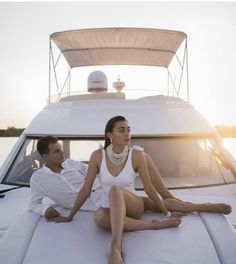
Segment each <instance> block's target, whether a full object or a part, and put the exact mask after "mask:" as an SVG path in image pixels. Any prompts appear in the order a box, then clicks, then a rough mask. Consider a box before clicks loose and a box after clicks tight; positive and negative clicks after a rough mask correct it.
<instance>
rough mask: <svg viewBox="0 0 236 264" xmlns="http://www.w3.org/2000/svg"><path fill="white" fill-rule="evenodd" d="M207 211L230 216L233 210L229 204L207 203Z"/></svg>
mask: <svg viewBox="0 0 236 264" xmlns="http://www.w3.org/2000/svg"><path fill="white" fill-rule="evenodd" d="M205 206H206V211H207V212H212V213H220V214H226V215H227V214H230V213H231V211H232V209H231V206H230V205H229V204H224V203H216V204H215V203H206V204H205Z"/></svg>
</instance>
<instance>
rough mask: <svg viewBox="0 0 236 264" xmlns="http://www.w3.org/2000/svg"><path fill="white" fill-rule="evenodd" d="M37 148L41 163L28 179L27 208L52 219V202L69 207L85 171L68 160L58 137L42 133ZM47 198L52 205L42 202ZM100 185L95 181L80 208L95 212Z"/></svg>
mask: <svg viewBox="0 0 236 264" xmlns="http://www.w3.org/2000/svg"><path fill="white" fill-rule="evenodd" d="M37 150H38V152H39V153H40V155H41V156H42V157H43V159H44V161H45V164H44V165H43V167H42V168H40V169H38V170H37V171H35V172H34V173H33V175H32V177H31V179H30V188H31V199H30V203H29V209H30V210H31V211H32V212H34V213H37V214H39V215H42V216H45V217H46V218H47V219H52V218H54V217H57V216H59V215H60V214H59V212H58V211H57V210H56V209H55V208H54V207H55V206H56V205H57V206H61V207H64V208H72V207H73V204H74V201H75V199H76V197H77V195H78V192H79V191H80V189H81V187H82V185H83V183H84V178H85V176H86V173H87V165H86V164H84V163H82V162H79V161H75V160H72V159H66V160H65V157H64V152H63V150H62V148H61V145H60V143H59V142H58V139H57V138H56V137H53V136H46V137H43V138H41V139H39V140H38V143H37ZM45 197H47V198H50V199H51V200H53V201H54V202H55V203H56V205H53V206H49V205H46V204H43V199H44V198H45ZM100 198H101V188H100V184H99V182H98V180H95V182H94V185H93V191H92V193H91V195H90V198H89V199H87V201H86V202H85V203H84V205H83V206H82V208H81V209H82V210H86V211H96V210H97V209H98V208H99V207H100Z"/></svg>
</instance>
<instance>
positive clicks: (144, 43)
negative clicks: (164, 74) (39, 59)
mask: <svg viewBox="0 0 236 264" xmlns="http://www.w3.org/2000/svg"><path fill="white" fill-rule="evenodd" d="M186 38H187V35H186V34H185V33H183V32H180V31H172V30H162V29H143V28H96V29H79V30H71V31H64V32H58V33H54V34H52V35H51V36H50V39H51V40H53V42H54V43H55V44H56V46H57V47H58V48H59V49H60V51H61V52H62V53H63V55H64V57H65V58H66V60H67V62H68V64H69V66H70V67H71V68H72V67H80V66H92V65H148V66H159V67H168V66H169V64H170V62H171V60H172V58H173V56H174V55H175V53H176V51H177V50H178V48H179V47H180V45H181V44H182V43H183V41H184V40H185V39H186Z"/></svg>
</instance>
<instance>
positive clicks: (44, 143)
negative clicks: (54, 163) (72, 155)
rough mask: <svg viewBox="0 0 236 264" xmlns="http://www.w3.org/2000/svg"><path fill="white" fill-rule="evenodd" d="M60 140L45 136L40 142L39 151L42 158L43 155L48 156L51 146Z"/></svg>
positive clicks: (38, 144)
mask: <svg viewBox="0 0 236 264" xmlns="http://www.w3.org/2000/svg"><path fill="white" fill-rule="evenodd" d="M57 141H58V139H57V138H56V137H54V136H45V137H42V138H40V139H39V140H38V143H37V150H38V152H39V154H40V155H41V156H42V155H43V154H47V153H48V151H49V149H48V146H49V144H54V143H57Z"/></svg>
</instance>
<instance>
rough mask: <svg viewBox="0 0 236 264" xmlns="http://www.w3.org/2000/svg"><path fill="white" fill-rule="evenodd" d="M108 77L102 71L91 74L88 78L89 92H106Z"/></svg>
mask: <svg viewBox="0 0 236 264" xmlns="http://www.w3.org/2000/svg"><path fill="white" fill-rule="evenodd" d="M107 89H108V88H107V76H106V75H105V73H103V72H102V71H94V72H91V73H90V74H89V76H88V92H106V91H107Z"/></svg>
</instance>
